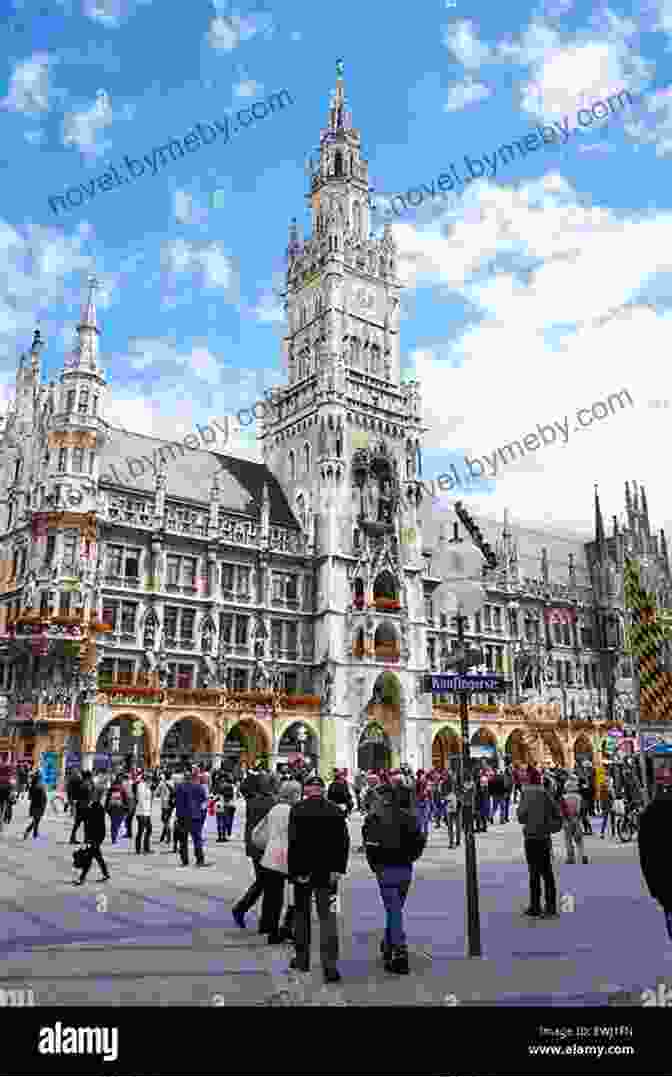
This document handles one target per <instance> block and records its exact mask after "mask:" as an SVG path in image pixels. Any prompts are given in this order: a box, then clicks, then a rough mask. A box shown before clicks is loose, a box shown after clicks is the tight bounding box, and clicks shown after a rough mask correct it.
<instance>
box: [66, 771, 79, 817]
mask: <svg viewBox="0 0 672 1077" xmlns="http://www.w3.org/2000/svg"><path fill="white" fill-rule="evenodd" d="M81 780H82V779H81V776H80V775H79V773H78V772H77V771H76V770H69V771H68V772H67V776H66V779H65V796H66V805H65V810H66V812H70V815H71V816H72V817H73V818H74V815H75V804H76V802H77V789H78V787H79V785H80V782H81Z"/></svg>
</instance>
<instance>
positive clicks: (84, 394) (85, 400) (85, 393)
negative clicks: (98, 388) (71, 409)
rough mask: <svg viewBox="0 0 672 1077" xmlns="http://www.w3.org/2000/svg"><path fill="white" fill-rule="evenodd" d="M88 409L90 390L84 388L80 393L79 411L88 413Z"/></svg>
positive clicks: (84, 413) (82, 413) (83, 413)
mask: <svg viewBox="0 0 672 1077" xmlns="http://www.w3.org/2000/svg"><path fill="white" fill-rule="evenodd" d="M88 410H89V390H88V389H82V391H81V393H80V394H79V408H78V411H79V414H80V415H86V413H87V412H88Z"/></svg>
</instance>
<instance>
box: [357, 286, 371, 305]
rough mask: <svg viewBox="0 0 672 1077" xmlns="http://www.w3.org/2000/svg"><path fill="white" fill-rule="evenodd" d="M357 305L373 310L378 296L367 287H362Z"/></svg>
mask: <svg viewBox="0 0 672 1077" xmlns="http://www.w3.org/2000/svg"><path fill="white" fill-rule="evenodd" d="M356 299H357V305H358V306H359V307H361V309H362V310H371V309H372V307H374V306H375V304H376V297H375V295H374V294H373V292H368V291H367V290H366V288H360V289H359V291H358V292H357V295H356Z"/></svg>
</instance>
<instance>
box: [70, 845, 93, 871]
mask: <svg viewBox="0 0 672 1077" xmlns="http://www.w3.org/2000/svg"><path fill="white" fill-rule="evenodd" d="M90 853H91V850H90V848H89V846H88V845H85V846H83V847H82V848H81V849H75V851H74V853H73V854H72V863H73V866H74V867H75V868H76V869H77V870H78V871H82V870H83V869H84V868H85V867H86V866H87V864H88V862H89V856H90Z"/></svg>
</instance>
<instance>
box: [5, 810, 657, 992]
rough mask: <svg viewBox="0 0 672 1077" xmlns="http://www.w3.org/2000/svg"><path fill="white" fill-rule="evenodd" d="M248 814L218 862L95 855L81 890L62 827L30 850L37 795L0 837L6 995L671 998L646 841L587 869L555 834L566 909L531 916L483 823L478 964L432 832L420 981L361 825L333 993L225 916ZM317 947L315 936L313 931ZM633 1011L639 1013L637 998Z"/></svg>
mask: <svg viewBox="0 0 672 1077" xmlns="http://www.w3.org/2000/svg"><path fill="white" fill-rule="evenodd" d="M243 811H244V808H243V805H242V802H241V801H239V802H238V809H237V812H236V820H235V828H234V839H233V840H232V841H231V842H230V843H228V844H226V845H216V844H215V843H214V839H215V836H216V834H215V820H214V819H211V818H209V819H208V821H207V824H206V828H207V829H206V858H207V859H208V860H210V861H212V863H213V866H212V867H210V868H207V869H204V870H199V869H197V868H196V867H193V866H192V867H190V868H188V869H182V868H178V867H177V866H176V863H177V860H176V858H175V857H174V856H173V854H172V852H170V851H166V847H165V846H160V845H158V841H157V840H156V839H158V834H159V831H160V824H159V820H158V815H155V818H154V832H153V835H152V837H153V839H154V841H153V848H154V850H155V855H153V856H149V857H146V856H136V855H135V851H134V847H133V848H132V847H131V843H130V842H129V841H127V840H122V841H120V843H119V844H118V845H116V846H112V845H111V844H110V842H109V839H108V841H107V842H106V843H105V845H104V846H103V852H104V855H105V858H106V860H107V862H108V866H109V869H110V872H111V875H112V879H111V881H110V882H109V883H105V884H103V883H97V882H96V879H97V877H98V875H99V872H98V869H97V867H95V866H94V867H92V869H91V871H90V873H89V878H88V880H87V883H86V886H84V887H81V888H75V887H73V886H72V879H73V878H74V875H73V870H72V857H71V853H72V847H71V846H69V845H68V844H67V840H68V836H69V827H70V825H71V824H70V821H69V817H68V816H65V817H63V816H61V817H59V818H57V817H55V816H54V815H49V816H48V817H45V820H44V822H43V825H42V830H43V834H41V835H40V838H39V839H38V840H37V841H33V840H32V839H28V841H23V837H22V835H23V828H24V827H25V825H26V821H25V817H26V813H27V801H25V800H23V801H22V802H21V803H20V805H19V807H18V810H17V812H16V813H15V818H14V821H13V822H12V823H11V824H10V826H9V828H6V830H5V832H4V833H3V834H2V835H1V836H0V857H1V859H2V868H3V870H2V873H1V874H0V912H1V918H0V947H1V948H2V958H3V970H4V971H3V975H4V979H3V981H2V984H1V985H0V986H2V987H5V988H9V987H15V988H16V987H20V986H25V987H27V988H30V989H32V990H33V991H34V994H35V1001H36V1004H37V1005H49V1004H58V1005H59V1006H63V1005H66V1006H67V1005H78V1004H89V1005H99V1006H108V1005H140V1006H142V1005H155V1004H158V1003H160V1004H161V1005H163V1006H166V1005H193V1006H231V1005H249V1004H251V1003H254V1004H258V1005H292V1004H294V1005H296V1004H302V1005H335V1006H343V1005H353V1004H354V1005H356V1004H363V1005H395V1004H396V1005H399V1004H408V1003H416V1004H420V1005H422V1004H427V1003H432V1004H437V1003H443V1004H445V1005H456V1004H457V1005H472V1006H479V1005H480V1006H483V1005H493V1004H495V1003H496V1004H497V1005H500V1006H501V1005H515V1006H521V1005H522V1006H525V1005H530V1006H533V1005H552V1004H558V1005H564V1006H567V1005H575V1006H585V1005H607V1004H608V1003H609V1002H610V1001H611V1004H613V1005H618V1004H621V1005H623V1004H625V1002H626V999H627V1000H632V999H634V998H636V999H638V998H639V993H640V992H641V991H642V990H644V989H646V988H647V987H655V986H656V984H657V982H659V981H664V982H666V983H667V984H670V985H671V986H672V946H671V945H670V944H669V943H668V942H667V936H666V933H665V927H664V921H663V917H662V914H661V912H660V910H659V909H658V907H657V906H656V905H655V903H654V902H653V901H652V900H651V899H650V898H649V897H648V896H647V894H646V891H645V889H644V886H643V883H642V881H641V875H640V871H639V865H638V861H637V849H636V845H634V844H629V845H621V844H620V843H618V842H615V841H614V840H613V839H606V840H605V841H601V840H600V839H599V837H597V836H595V837H592V838H588V839H587V851H588V854H589V856H590V863H589V864H588V865H581V864H579V865H575V866H574V865H565V864H564V856H561V842H560V841H559V840H558V839H557V838H556V839H554V847H555V850H556V857H555V862H556V872H557V876H558V890H559V893H560V894H561V895H564V897H565V899H566V900H565V902H564V905H565V907H567V908H568V909H572V908H573V911H566V912H564V913H563V914H562V915H561V916H560V918H559V919H558V920H555V921H545V920H544V921H532V922H529V921H528V920H526V919H525V918H524V917H523V916H521V912H522V909H523V908H524V907H525V905H526V904H527V897H528V890H527V869H526V866H525V863H524V858H523V855H522V841H521V832H520V827H519V825H518V824H517V823H516V822H513V821H512V822H510V823H508V824H504V825H500V824H498V823H496V824H495V825H494V826H492V827H490V829H489V830H488V832H487V834H484V835H480V836H479V837H478V840H477V851H478V861H479V884H480V912H481V933H482V942H483V954H484V957H483V959H482V960H473V959H472V960H469V959H467V958H466V957H465V945H466V943H465V900H464V855H463V848H460V849H458V850H454V851H451V850H449V848H448V840H447V832H446V831H445V829H443V830H441V831H434V830H433V831H432V832H431V834H430V841H429V845H428V849H427V851H426V853H425V856H424V857H423V858H422V860H421V861H420V862H419V864H418V865H417V867H416V871H415V882H414V885H413V888H412V890H411V893H410V895H409V899H408V903H407V914H406V930H407V934H408V941H409V949H410V953H411V975H410V976H407V977H392V976H390V975H389V974H387V973H385V971H384V970H383V969H382V967H381V963H380V958H379V955H378V946H379V942H380V938H381V930H382V923H383V916H382V909H381V904H380V899H379V896H378V892H377V887H376V885H375V882H374V880H373V878H372V876H371V873H370V871H369V869H368V867H367V865H366V862H365V860H364V857H363V856H362V855H360V854H358V853H356V852H355V851H354V850H355V849H356V847H357V845H358V842H359V834H360V830H361V820H360V819H359V818H358V817H357V816H356V817H355V818H354V819H353V820H352V823H351V836H352V849H353V852H352V855H351V860H350V870H349V872H348V875H347V876H346V878H345V880H344V882H343V884H342V917H341V939H342V959H341V962H340V969H341V973H342V976H343V981H342V983H341V984H339V985H337V986H335V987H325V986H324V985H323V983H322V977H321V972H320V969H319V955H318V954H317V953H315V954H314V957H313V966H314V968H313V971H312V972H311V973H310V974H307V975H303V976H300V975H297V974H293V975H290V974H289V973H288V969H287V966H288V959H289V956H290V951H289V950H288V948H287V947H269V946H268V945H267V943H266V939H265V937H264V936H260V935H259V934H258V933H257V931H256V926H257V919H256V916H255V915H254V914H250V916H249V917H248V923H249V927H250V930H246V931H241V930H240V929H239V928H238V927H236V925H235V924H234V923H233V920H232V918H231V907H232V904H233V903H234V901H235V900H236V899H237V897H238V896H239V895H240V894H241V893H242V892H243V890H244V889H245V888H246V887H247V885H248V883H249V880H250V876H251V873H250V867H249V861H248V860H247V858H246V857H245V855H244V848H243V843H242V825H243ZM314 935H315V936H317V927H316V929H315V932H314ZM631 1004H632V1002H631Z"/></svg>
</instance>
